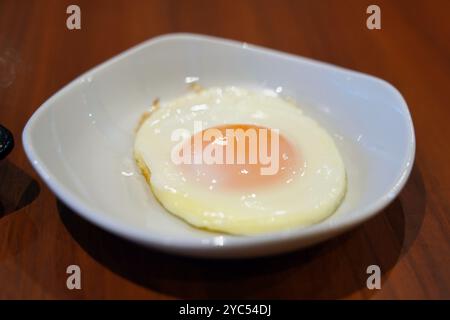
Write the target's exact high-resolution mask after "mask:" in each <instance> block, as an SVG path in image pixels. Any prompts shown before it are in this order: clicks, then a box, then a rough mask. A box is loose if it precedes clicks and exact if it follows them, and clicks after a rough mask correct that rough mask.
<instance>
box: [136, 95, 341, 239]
mask: <svg viewBox="0 0 450 320" xmlns="http://www.w3.org/2000/svg"><path fill="white" fill-rule="evenodd" d="M134 156H135V159H136V162H137V164H138V166H139V168H140V169H141V171H142V173H143V174H144V176H145V178H146V181H147V182H148V184H149V185H150V188H151V191H152V192H153V194H154V196H155V197H156V198H157V199H158V201H159V202H160V203H161V204H162V206H164V208H165V209H166V210H167V211H169V212H170V213H172V214H174V215H176V216H177V217H179V218H181V219H183V220H184V221H186V222H187V223H189V224H191V225H192V226H194V227H197V228H201V229H208V230H212V231H218V232H224V233H230V234H238V235H252V234H260V233H266V232H274V231H279V230H285V229H289V228H294V227H299V226H308V225H311V224H314V223H318V222H320V221H322V220H324V219H325V218H327V217H328V216H330V215H331V214H332V213H333V212H334V211H335V210H336V208H337V207H338V206H339V204H340V203H341V201H342V199H343V197H344V195H345V191H346V174H345V168H344V163H343V161H342V158H341V156H340V154H339V151H338V149H337V147H336V145H335V143H334V141H333V138H332V137H331V136H330V135H329V134H328V133H327V132H326V131H325V130H324V129H323V128H321V127H320V126H319V125H318V124H317V123H316V122H315V121H314V120H313V119H311V118H310V117H308V116H305V115H304V114H303V112H302V111H301V109H300V108H298V107H297V106H296V105H294V103H293V102H290V101H287V100H285V99H282V98H280V97H279V96H278V95H276V94H268V93H267V92H265V91H263V90H262V91H258V90H247V89H244V88H240V87H214V88H209V89H203V90H197V91H196V92H190V93H188V94H186V95H184V96H182V97H179V98H176V99H174V100H171V101H168V102H166V103H163V104H161V106H160V107H159V108H157V109H156V110H154V111H153V112H152V113H151V114H149V115H148V116H147V117H146V118H145V119H144V120H143V121H142V123H141V124H140V126H139V128H138V130H137V133H136V137H135V144H134Z"/></svg>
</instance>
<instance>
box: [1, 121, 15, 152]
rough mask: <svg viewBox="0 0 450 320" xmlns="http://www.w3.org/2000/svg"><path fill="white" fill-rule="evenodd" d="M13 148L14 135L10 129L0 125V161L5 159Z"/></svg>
mask: <svg viewBox="0 0 450 320" xmlns="http://www.w3.org/2000/svg"><path fill="white" fill-rule="evenodd" d="M13 148H14V138H13V135H12V134H11V132H10V131H9V130H8V129H6V128H5V127H3V126H2V125H0V160H2V159H4V158H5V157H6V156H7V155H8V154H9V153H10V152H11V150H12V149H13Z"/></svg>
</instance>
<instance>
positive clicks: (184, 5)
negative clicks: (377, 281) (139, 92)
mask: <svg viewBox="0 0 450 320" xmlns="http://www.w3.org/2000/svg"><path fill="white" fill-rule="evenodd" d="M73 2H76V4H78V5H79V6H80V7H81V11H82V29H81V30H78V31H70V30H68V29H67V28H66V27H65V21H66V17H67V15H66V13H65V12H66V8H67V6H68V5H69V4H72V3H73ZM376 3H377V4H378V5H379V6H380V7H381V10H382V29H381V30H376V31H371V30H368V29H367V28H366V24H365V23H366V17H367V15H366V8H367V6H368V5H369V4H371V1H365V0H362V1H356V0H354V1H338V0H335V1H331V0H322V1H312V0H311V1H301V0H298V1H296V0H291V1H279V0H277V1H270V0H253V1H252V0H248V1H246V0H233V1H229V0H223V1H216V0H214V1H213V0H208V1H200V0H186V1H184V0H161V1H156V0H155V1H140V0H134V1H130V0H123V1H122V0H121V1H118V0H108V1H106V0H97V1H87V0H85V1H60V0H54V1H51V0H45V1H44V0H42V1H31V0H19V1H16V0H0V62H3V67H5V63H6V64H7V65H6V66H7V69H5V68H3V69H0V123H2V124H3V125H4V126H6V127H7V128H9V129H10V130H11V131H12V132H13V134H14V135H15V137H16V140H17V146H16V148H15V150H14V151H13V152H12V154H11V155H10V156H9V157H8V158H7V160H6V161H3V162H2V163H1V164H0V284H1V285H0V298H12V299H16V298H32V299H34V298H44V299H47V298H48V299H54V298H59V299H74V298H83V299H88V298H96V299H103V298H125V299H131V298H150V299H160V298H294V299H297V298H298V299H304V298H312V299H317V298H344V299H361V298H362V299H366V298H371V299H392V298H394V299H397V298H403V299H411V298H446V299H449V298H450V267H449V266H450V258H449V257H450V225H449V214H450V201H449V198H450V167H449V166H448V165H449V163H450V148H449V147H448V138H449V137H450V125H449V124H448V122H449V120H450V94H449V92H450V42H449V39H450V20H449V19H448V12H449V11H450V2H449V1H446V0H442V1H437V0H432V1H376ZM180 31H184V32H196V33H203V34H209V35H214V36H219V37H225V38H231V39H236V40H240V41H245V42H249V43H253V44H258V45H262V46H267V47H271V48H274V49H278V50H283V51H287V52H290V53H293V54H298V55H303V56H307V57H311V58H315V59H319V60H323V61H327V62H330V63H334V64H337V65H340V66H343V67H348V68H351V69H355V70H359V71H362V72H366V73H369V74H372V75H375V76H378V77H381V78H383V79H385V80H387V81H389V82H391V83H392V84H394V85H395V86H396V87H397V88H398V89H399V90H400V91H401V92H402V94H403V95H404V97H405V99H406V101H407V102H408V105H409V107H410V110H411V113H412V116H413V120H414V124H415V130H416V135H417V155H416V162H415V166H414V168H413V172H412V175H411V178H410V179H409V181H408V183H407V185H406V187H405V189H404V190H403V192H402V193H401V195H400V196H399V197H398V198H397V199H396V200H395V201H394V202H393V203H392V205H390V206H389V207H388V208H387V209H386V210H384V211H383V212H382V213H381V214H379V215H378V216H376V217H375V218H374V219H372V220H370V221H369V222H367V223H365V224H364V225H362V226H360V227H358V228H356V229H355V230H353V231H351V232H349V233H347V234H345V235H343V236H341V237H338V238H336V239H333V240H331V241H328V242H326V243H323V244H321V245H318V246H315V247H313V248H310V249H307V250H303V251H300V252H296V253H293V254H288V255H284V256H280V257H274V258H266V259H257V260H250V261H228V262H223V261H222V262H217V261H216V262H214V261H207V260H195V259H186V258H179V257H174V256H169V255H166V254H162V253H158V252H154V251H149V250H146V249H142V248H140V247H137V246H136V245H133V244H131V243H128V242H126V241H124V240H122V239H119V238H116V237H114V236H112V235H111V234H109V233H107V232H104V231H102V230H99V229H98V228H96V227H95V226H93V225H91V224H89V223H88V222H86V221H84V220H82V219H81V218H79V217H78V216H77V215H76V214H74V213H73V212H71V211H70V210H69V209H67V208H66V207H65V206H64V205H63V204H62V203H60V202H58V201H57V200H56V198H55V196H54V195H53V194H52V193H51V192H50V191H49V190H48V188H47V187H46V186H45V185H44V184H43V183H42V181H41V180H40V179H39V178H38V177H37V175H36V173H35V172H34V171H33V170H32V168H31V166H30V164H29V163H28V161H27V159H26V157H25V154H24V152H23V149H22V144H21V141H20V136H21V132H22V130H23V127H24V125H25V123H26V121H27V119H28V118H29V117H30V116H31V115H32V113H33V112H34V111H35V110H36V108H37V107H38V106H39V105H40V104H41V103H43V102H44V101H45V100H46V99H47V98H48V97H49V96H50V95H52V94H53V93H54V92H56V91H57V90H58V89H60V88H61V87H62V86H63V85H65V84H66V83H68V82H69V81H70V80H72V79H73V78H75V77H76V76H77V75H79V74H80V73H82V72H84V71H86V70H88V69H89V68H91V67H93V66H95V65H96V64H98V63H100V62H102V61H104V60H105V59H108V58H110V57H112V56H114V55H116V54H118V53H119V52H121V51H123V50H125V49H127V48H129V47H130V46H132V45H135V44H137V43H139V42H141V41H144V40H146V39H148V38H151V37H154V36H156V35H159V34H163V33H169V32H180ZM5 70H6V71H5ZM71 264H77V265H79V266H80V267H81V270H82V290H79V291H77V290H74V291H70V290H68V289H67V288H66V276H67V275H66V273H65V271H66V267H67V266H68V265H71ZM371 264H378V265H380V266H381V269H382V272H383V276H382V289H381V290H368V289H367V288H366V278H367V275H366V268H367V266H368V265H371Z"/></svg>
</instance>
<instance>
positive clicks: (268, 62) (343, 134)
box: [23, 34, 415, 257]
mask: <svg viewBox="0 0 450 320" xmlns="http://www.w3.org/2000/svg"><path fill="white" fill-rule="evenodd" d="M192 79H198V81H199V83H201V85H202V86H205V87H209V86H225V85H236V86H244V87H260V88H268V89H272V90H276V91H278V92H281V93H280V94H281V95H282V96H285V97H289V98H292V99H294V100H295V101H296V102H297V103H298V105H300V106H301V108H302V109H303V110H304V112H305V113H306V114H307V115H310V116H311V117H313V118H314V119H315V120H317V121H318V122H319V123H320V124H321V125H322V126H323V127H325V128H326V129H327V130H328V132H329V133H330V134H331V135H332V136H333V137H334V138H335V141H336V144H337V146H338V148H339V149H340V152H341V154H342V156H343V159H344V162H345V166H346V170H347V177H348V192H347V195H346V197H345V199H344V201H343V203H342V205H341V206H340V207H339V209H338V210H337V212H336V213H335V214H333V215H332V216H331V217H330V218H328V219H326V220H325V221H323V222H321V223H319V224H316V225H313V226H311V227H300V228H293V229H291V230H287V231H283V232H277V233H270V234H263V235H258V236H232V235H225V234H217V233H209V232H206V231H201V230H197V229H195V228H193V227H191V226H189V225H187V224H186V223H184V222H182V221H181V220H179V219H178V218H176V217H174V216H173V215H171V214H170V213H168V212H167V211H166V210H165V209H164V208H162V207H161V206H160V205H159V203H158V202H157V201H156V199H155V198H154V197H153V196H152V194H151V193H150V191H149V188H148V186H147V185H146V183H145V181H144V179H143V177H142V176H141V174H140V173H139V170H138V169H137V167H136V165H135V163H134V160H133V156H132V149H133V148H132V147H133V141H134V129H135V127H136V125H137V122H138V119H139V118H140V116H141V114H142V113H143V112H144V111H146V110H148V108H149V106H150V105H151V103H152V101H153V99H155V98H157V97H158V98H160V99H161V100H162V101H163V102H164V101H165V100H167V99H171V98H174V97H177V96H180V95H182V94H183V93H185V92H186V87H187V84H186V83H187V82H189V81H192ZM23 144H24V148H25V151H26V154H27V156H28V158H29V159H30V161H31V163H32V165H33V166H34V168H35V169H36V171H37V172H38V173H39V174H40V176H41V177H42V179H43V180H44V181H45V183H46V184H47V185H48V186H49V187H50V189H51V190H52V191H53V192H54V193H55V194H56V195H57V196H58V197H59V198H60V199H61V200H62V201H63V202H64V203H66V204H67V205H68V206H69V207H70V208H72V209H73V210H74V211H75V212H77V213H79V214H80V215H81V216H82V217H84V218H86V219H87V220H89V221H91V222H93V223H94V224H96V225H98V226H100V227H102V228H104V229H106V230H109V231H111V232H113V233H115V234H117V235H120V236H123V237H125V238H127V239H129V240H132V241H136V242H138V243H140V244H143V245H146V246H149V247H152V248H157V249H161V250H165V251H169V252H174V253H179V254H183V255H192V256H205V257H253V256H262V255H270V254H275V253H281V252H286V251H291V250H294V249H298V248H302V247H305V246H308V245H312V244H314V243H317V242H319V241H323V240H325V239H327V238H330V237H332V236H335V235H337V234H340V233H342V232H344V231H345V230H348V229H349V228H351V227H353V226H355V225H357V224H359V223H362V222H363V221H365V220H367V219H368V218H370V217H372V216H373V215H375V214H376V213H377V212H379V211H380V210H382V209H383V208H384V207H385V206H387V205H388V204H389V203H390V202H391V201H392V200H393V199H394V198H395V197H396V196H397V194H398V193H399V191H400V190H401V188H402V187H403V185H404V184H405V182H406V180H407V178H408V176H409V174H410V171H411V168H412V164H413V160H414V152H415V138H414V129H413V124H412V120H411V116H410V114H409V111H408V107H407V105H406V103H405V101H404V99H403V98H402V96H401V95H400V93H399V92H398V91H397V90H396V89H395V88H394V87H393V86H391V85H390V84H388V83H387V82H385V81H383V80H380V79H377V78H374V77H371V76H368V75H364V74H361V73H358V72H354V71H350V70H346V69H343V68H339V67H336V66H332V65H329V64H325V63H322V62H317V61H313V60H310V59H305V58H301V57H298V56H294V55H290V54H286V53H281V52H277V51H274V50H270V49H266V48H261V47H256V46H252V45H248V44H246V43H240V42H235V41H230V40H224V39H218V38H212V37H208V36H200V35H193V34H171V35H165V36H161V37H157V38H154V39H151V40H149V41H146V42H144V43H142V44H140V45H138V46H136V47H134V48H131V49H129V50H127V51H125V52H124V53H122V54H120V55H118V56H116V57H114V58H112V59H110V60H109V61H107V62H105V63H103V64H101V65H100V66H98V67H96V68H94V69H92V70H90V71H88V72H87V73H85V74H83V75H82V76H80V77H78V78H77V79H75V80H74V81H72V82H71V83H70V84H68V85H67V86H66V87H64V88H63V89H61V90H60V91H59V92H57V93H56V94H55V95H54V96H52V97H51V98H50V99H49V100H48V101H46V102H45V103H44V104H43V105H42V106H41V107H40V108H39V109H38V110H37V111H36V112H35V113H34V114H33V116H32V117H31V119H30V120H29V121H28V123H27V125H26V127H25V129H24V132H23ZM156 152H157V150H156Z"/></svg>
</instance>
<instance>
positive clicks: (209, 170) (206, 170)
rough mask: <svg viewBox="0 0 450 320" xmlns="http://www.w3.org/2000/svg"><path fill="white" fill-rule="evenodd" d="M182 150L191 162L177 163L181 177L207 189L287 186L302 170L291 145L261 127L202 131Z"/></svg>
mask: <svg viewBox="0 0 450 320" xmlns="http://www.w3.org/2000/svg"><path fill="white" fill-rule="evenodd" d="M183 147H184V148H183V151H182V152H188V153H190V155H191V157H190V159H192V161H191V162H190V163H182V164H181V166H182V173H183V176H184V177H185V179H186V178H189V179H190V180H192V178H193V179H194V180H195V181H196V182H198V183H199V184H201V185H203V186H207V187H208V188H209V189H210V190H214V189H228V190H235V189H243V188H244V189H254V188H258V187H263V186H265V185H273V184H275V183H290V182H292V181H293V179H295V178H296V176H299V175H300V174H301V171H302V168H303V165H302V164H303V163H302V161H301V157H300V155H299V153H298V152H297V150H296V149H295V148H294V146H293V145H292V144H291V142H290V141H289V140H288V139H286V138H285V137H284V136H283V135H281V134H279V132H278V131H273V130H270V129H269V128H266V127H261V126H255V125H249V124H232V125H223V126H216V127H213V128H208V129H204V130H202V131H201V132H198V133H196V134H194V135H193V136H191V138H190V139H188V140H187V141H186V142H185V143H184V146H183ZM186 150H187V151H186Z"/></svg>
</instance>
